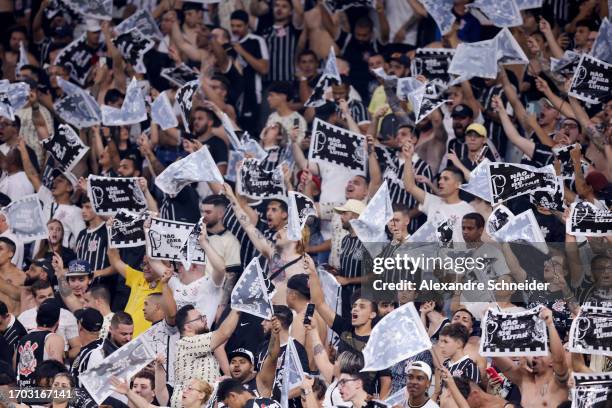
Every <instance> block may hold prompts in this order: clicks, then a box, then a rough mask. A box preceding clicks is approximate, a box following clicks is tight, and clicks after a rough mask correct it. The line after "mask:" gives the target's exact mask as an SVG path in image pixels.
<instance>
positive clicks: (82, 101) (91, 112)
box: [53, 77, 102, 129]
mask: <svg viewBox="0 0 612 408" xmlns="http://www.w3.org/2000/svg"><path fill="white" fill-rule="evenodd" d="M57 84H58V85H59V87H60V88H62V90H63V91H64V93H65V94H66V96H64V97H63V98H62V99H60V100H59V101H56V102H55V103H54V104H53V107H54V109H55V111H56V112H57V114H58V115H59V117H60V118H62V119H63V120H64V121H66V122H68V123H69V124H71V125H72V126H74V127H76V128H77V129H84V128H88V127H91V126H96V125H99V124H100V122H101V121H102V111H101V110H100V106H99V105H98V103H97V102H96V100H95V99H94V97H93V96H91V94H90V93H89V92H88V91H86V90H84V89H82V88H81V87H79V86H77V85H74V84H72V83H70V82H68V81H65V80H64V79H62V78H61V77H57Z"/></svg>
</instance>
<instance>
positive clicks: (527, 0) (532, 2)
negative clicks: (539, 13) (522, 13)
mask: <svg viewBox="0 0 612 408" xmlns="http://www.w3.org/2000/svg"><path fill="white" fill-rule="evenodd" d="M515 1H516V5H517V6H518V8H519V10H529V9H534V8H540V7H542V3H543V2H544V0H515Z"/></svg>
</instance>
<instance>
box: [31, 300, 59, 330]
mask: <svg viewBox="0 0 612 408" xmlns="http://www.w3.org/2000/svg"><path fill="white" fill-rule="evenodd" d="M60 309H61V307H60V304H59V302H58V301H57V300H56V299H54V298H51V299H47V300H45V301H44V302H42V303H41V304H40V306H38V311H37V312H36V324H38V325H39V326H44V327H51V326H53V325H54V324H55V323H57V322H58V321H59V317H60Z"/></svg>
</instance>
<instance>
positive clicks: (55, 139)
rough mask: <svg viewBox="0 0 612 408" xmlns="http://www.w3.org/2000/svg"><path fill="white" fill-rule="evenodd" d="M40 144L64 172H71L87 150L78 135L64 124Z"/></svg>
mask: <svg viewBox="0 0 612 408" xmlns="http://www.w3.org/2000/svg"><path fill="white" fill-rule="evenodd" d="M40 143H41V144H42V146H43V148H44V149H45V150H47V151H48V152H49V154H51V156H53V158H54V159H55V161H56V162H57V163H58V164H59V167H61V168H62V170H64V171H70V170H72V169H73V168H74V166H76V165H77V163H78V162H79V161H80V160H81V159H82V158H83V156H85V154H86V153H87V151H88V150H89V147H87V146H85V144H84V143H83V141H82V140H81V138H80V137H79V135H77V134H76V132H75V131H74V130H73V129H72V128H71V127H70V126H68V125H64V124H62V125H59V127H58V129H57V132H55V133H54V134H53V135H52V136H49V137H48V138H46V139H45V140H41V142H40Z"/></svg>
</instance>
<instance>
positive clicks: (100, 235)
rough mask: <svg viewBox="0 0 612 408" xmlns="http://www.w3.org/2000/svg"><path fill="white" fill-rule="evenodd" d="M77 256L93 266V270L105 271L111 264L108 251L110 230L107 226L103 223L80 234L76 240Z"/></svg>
mask: <svg viewBox="0 0 612 408" xmlns="http://www.w3.org/2000/svg"><path fill="white" fill-rule="evenodd" d="M75 249H76V255H77V257H78V258H79V259H83V260H85V261H87V262H89V264H90V265H91V268H92V270H94V271H97V270H99V269H104V268H106V267H108V266H109V265H110V264H109V262H108V257H107V256H106V251H107V249H108V230H107V229H106V224H105V223H101V224H100V225H98V226H97V227H95V228H94V229H92V230H89V229H84V230H82V231H81V232H79V235H78V236H77V240H76V248H75Z"/></svg>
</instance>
